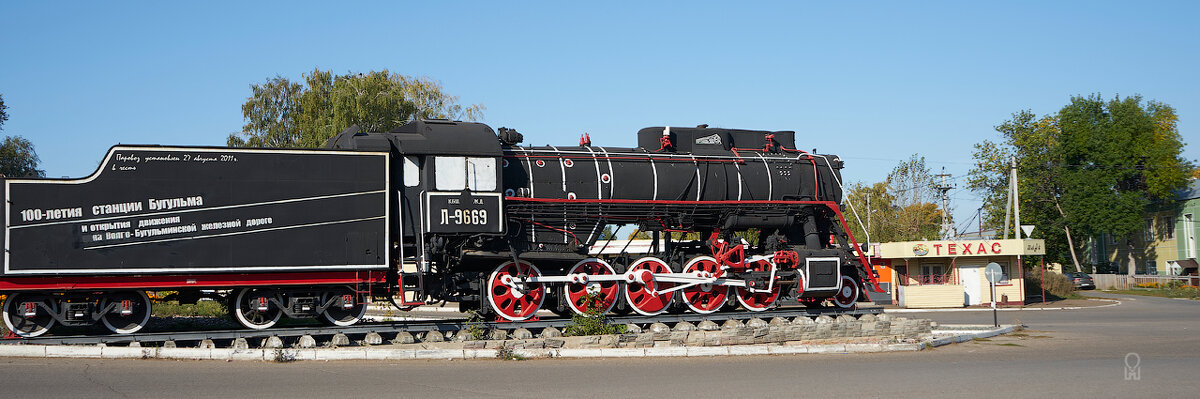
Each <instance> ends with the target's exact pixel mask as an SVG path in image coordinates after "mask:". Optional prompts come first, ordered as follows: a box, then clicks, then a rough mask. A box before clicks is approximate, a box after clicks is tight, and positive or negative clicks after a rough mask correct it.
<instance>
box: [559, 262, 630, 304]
mask: <svg viewBox="0 0 1200 399" xmlns="http://www.w3.org/2000/svg"><path fill="white" fill-rule="evenodd" d="M579 273H584V274H587V275H589V276H601V275H602V276H610V275H615V274H617V272H616V271H615V270H613V267H612V265H609V264H608V262H605V261H604V260H602V259H596V258H589V259H584V260H581V261H579V263H576V264H575V266H573V267H571V270H570V271H568V272H567V275H568V276H571V275H575V274H579ZM620 289H621V284H620V282H618V281H589V282H587V283H568V284H566V285H565V286H563V293H564V294H565V295H564V297H565V298H567V306H569V307H570V308H571V310H572V311H574V312H575V313H578V314H587V310H588V304H586V303H584V302H586V301H587V296H588V294H595V295H597V296H598V298H597V299H598V301H597V302H596V303H594V304H592V306H594V307H596V308H597V310H598V311H599V312H600V314H604V313H608V311H609V310H612V308H613V305H616V304H617V299H618V298H619V295H620V293H619V292H618V291H619V290H620Z"/></svg>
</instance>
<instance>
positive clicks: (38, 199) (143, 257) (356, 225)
mask: <svg viewBox="0 0 1200 399" xmlns="http://www.w3.org/2000/svg"><path fill="white" fill-rule="evenodd" d="M388 164H389V158H388V155H387V154H386V153H366V152H343V151H336V152H335V151H285V150H246V149H240V150H239V149H207V148H165V147H114V148H113V149H112V150H110V151H109V154H108V156H107V157H106V158H105V160H104V163H103V164H102V165H101V169H100V170H99V171H98V172H97V173H96V174H93V175H92V176H91V177H89V178H86V179H81V180H7V181H6V182H5V193H6V196H7V200H8V207H7V209H6V212H5V217H6V219H5V228H4V233H5V240H4V241H5V242H4V244H5V249H6V252H5V258H4V269H3V274H6V275H56V274H78V273H91V274H122V273H146V274H154V273H183V272H201V273H203V272H228V271H272V270H289V271H295V270H337V269H378V268H386V267H387V261H386V258H387V255H386V250H385V248H386V242H387V240H388V224H387V218H388V215H387V213H388V206H387V205H388V190H387V188H388Z"/></svg>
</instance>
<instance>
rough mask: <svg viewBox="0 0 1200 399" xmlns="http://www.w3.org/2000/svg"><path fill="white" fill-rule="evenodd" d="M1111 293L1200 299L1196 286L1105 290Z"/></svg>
mask: <svg viewBox="0 0 1200 399" xmlns="http://www.w3.org/2000/svg"><path fill="white" fill-rule="evenodd" d="M1103 292H1105V293H1109V294H1125V295H1141V296H1156V297H1160V298H1187V299H1197V300H1200V290H1198V289H1195V288H1174V289H1169V288H1142V289H1132V290H1104V291H1103Z"/></svg>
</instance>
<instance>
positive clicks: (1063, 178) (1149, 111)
mask: <svg viewBox="0 0 1200 399" xmlns="http://www.w3.org/2000/svg"><path fill="white" fill-rule="evenodd" d="M1177 121H1178V116H1177V115H1176V114H1175V110H1174V109H1173V108H1171V107H1170V106H1168V105H1165V104H1162V103H1158V102H1154V101H1149V102H1145V103H1143V101H1142V98H1141V97H1140V96H1134V97H1127V98H1120V97H1118V98H1115V99H1112V100H1109V101H1104V100H1103V99H1101V98H1100V96H1099V95H1093V96H1089V97H1073V98H1072V99H1071V102H1070V103H1069V104H1067V105H1066V106H1064V107H1063V108H1062V109H1061V110H1059V112H1058V113H1056V114H1052V115H1046V116H1042V117H1038V116H1037V115H1035V114H1033V113H1032V112H1030V111H1021V112H1018V113H1014V114H1013V115H1012V118H1011V119H1009V120H1007V121H1005V122H1004V123H1002V124H1000V125H999V126H996V131H997V132H998V133H1000V135H1001V140H1000V141H999V142H992V141H984V142H982V143H979V144H976V145H975V153H974V157H975V167H974V168H973V169H972V170H971V173H970V180H969V183H970V186H971V188H972V189H974V190H976V191H979V192H981V193H982V194H984V210H985V212H986V214H987V216H986V217H985V223H986V224H987V226H989V227H1002V225H1003V220H1004V214H1005V201H1006V198H1007V197H1006V195H1007V192H1006V190H1007V187H1008V174H1009V162H1010V159H1015V161H1016V167H1017V175H1018V177H1019V179H1020V201H1021V203H1020V207H1021V219H1022V220H1021V223H1022V224H1034V225H1037V226H1039V228H1038V229H1037V230H1036V231H1035V234H1038V235H1039V237H1038V238H1044V239H1046V245H1047V256H1048V257H1049V258H1050V260H1051V261H1060V262H1061V261H1066V260H1068V254H1070V255H1072V256H1071V258H1073V259H1071V260H1074V259H1077V256H1074V255H1075V254H1074V252H1075V251H1076V250H1077V249H1078V248H1081V247H1082V245H1083V242H1082V241H1083V240H1080V239H1079V237H1086V236H1094V235H1097V234H1099V233H1109V234H1113V235H1116V236H1125V235H1128V234H1129V233H1132V232H1135V231H1138V230H1140V229H1141V228H1142V223H1143V221H1142V213H1143V211H1144V210H1145V209H1146V207H1147V206H1148V205H1150V204H1151V203H1154V202H1158V201H1169V200H1171V195H1172V192H1173V191H1175V190H1177V189H1180V188H1183V187H1184V186H1185V185H1186V184H1187V177H1188V175H1189V173H1191V171H1192V168H1193V166H1192V165H1191V164H1190V163H1189V162H1188V161H1186V160H1185V159H1183V158H1181V157H1180V154H1181V151H1182V148H1183V142H1182V140H1181V137H1180V135H1179V131H1178V128H1177V126H1176V124H1177ZM1012 227H1013V226H1009V229H1011V228H1012ZM1072 246H1073V247H1072ZM1075 264H1076V265H1077V267H1078V262H1076V263H1075Z"/></svg>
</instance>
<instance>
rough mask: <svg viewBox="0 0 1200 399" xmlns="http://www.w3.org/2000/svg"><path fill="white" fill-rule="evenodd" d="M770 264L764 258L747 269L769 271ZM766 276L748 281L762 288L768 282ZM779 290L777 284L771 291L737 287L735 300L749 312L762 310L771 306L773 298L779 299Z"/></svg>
mask: <svg viewBox="0 0 1200 399" xmlns="http://www.w3.org/2000/svg"><path fill="white" fill-rule="evenodd" d="M771 266H772V265H771V262H770V261H767V260H766V259H762V260H759V261H756V262H754V263H752V264H751V265H750V267H749V270H750V271H753V272H767V273H770V272H771ZM768 278H769V277H764V278H760V279H755V280H751V281H750V283H753V284H755V285H756V286H757V287H758V288H759V289H762V288H764V287H766V286H767V285H768V284H769V283H770V281H769V280H768ZM797 283H802V282H801V281H797ZM800 287H801V288H800V291H803V290H804V288H803V285H802V286H800ZM779 291H780V290H779V285H778V284H776V285H774V286H773V287H771V292H752V291H750V290H749V289H746V288H742V287H738V289H737V300H738V303H741V304H742V307H743V308H746V310H749V311H751V312H762V311H764V310H767V309H769V308H770V307H771V305H774V304H775V300H777V299H779Z"/></svg>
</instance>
